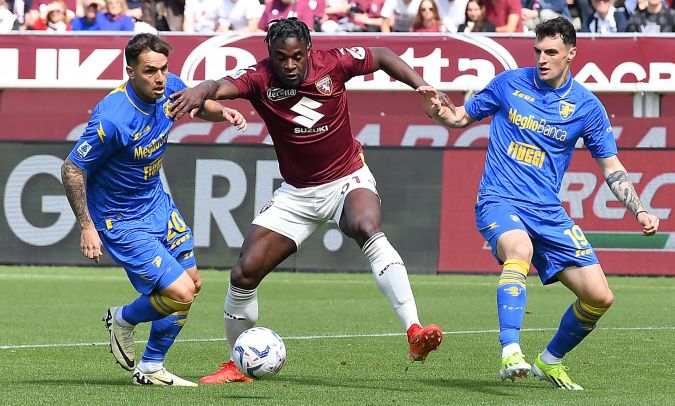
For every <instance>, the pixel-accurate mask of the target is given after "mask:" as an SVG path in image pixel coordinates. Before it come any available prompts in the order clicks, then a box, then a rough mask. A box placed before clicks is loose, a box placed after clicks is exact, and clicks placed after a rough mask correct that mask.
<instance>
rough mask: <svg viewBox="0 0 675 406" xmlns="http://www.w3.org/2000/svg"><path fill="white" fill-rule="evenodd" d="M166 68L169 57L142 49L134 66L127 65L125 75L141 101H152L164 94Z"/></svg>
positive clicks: (167, 67)
mask: <svg viewBox="0 0 675 406" xmlns="http://www.w3.org/2000/svg"><path fill="white" fill-rule="evenodd" d="M168 69H169V59H168V58H167V57H166V55H164V54H160V53H159V52H154V51H143V52H141V54H140V55H138V64H137V65H136V66H127V75H129V81H130V82H131V85H132V86H133V89H134V91H135V92H136V94H137V95H138V97H139V98H140V99H141V100H143V101H146V102H149V103H154V102H155V100H157V99H160V98H161V97H162V96H164V89H165V88H166V74H167V72H168Z"/></svg>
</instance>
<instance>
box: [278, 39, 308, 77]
mask: <svg viewBox="0 0 675 406" xmlns="http://www.w3.org/2000/svg"><path fill="white" fill-rule="evenodd" d="M269 53H270V59H271V60H272V68H273V69H274V75H275V76H276V77H277V79H279V80H280V81H281V82H282V83H283V84H284V85H285V86H288V87H291V88H293V87H298V86H299V85H300V83H302V81H303V80H305V75H306V74H307V56H308V55H309V47H308V46H307V43H306V42H305V41H301V40H299V39H297V38H286V39H281V38H280V39H277V40H276V41H274V42H273V43H272V44H270V47H269Z"/></svg>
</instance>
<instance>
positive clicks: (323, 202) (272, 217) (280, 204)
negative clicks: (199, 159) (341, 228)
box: [253, 164, 378, 248]
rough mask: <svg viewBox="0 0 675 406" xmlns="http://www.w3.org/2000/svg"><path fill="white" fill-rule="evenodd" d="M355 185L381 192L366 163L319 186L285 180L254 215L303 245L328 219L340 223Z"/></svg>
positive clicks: (255, 219)
mask: <svg viewBox="0 0 675 406" xmlns="http://www.w3.org/2000/svg"><path fill="white" fill-rule="evenodd" d="M355 189H368V190H371V191H372V192H373V193H375V194H378V193H377V189H376V188H375V177H373V174H372V173H371V172H370V169H368V166H367V165H365V164H364V165H363V167H362V168H361V169H359V170H358V171H356V172H353V173H351V174H350V175H347V176H345V177H343V178H340V179H337V180H334V181H332V182H329V183H326V184H323V185H319V186H312V187H305V188H301V189H298V188H295V187H293V186H291V185H289V184H288V183H286V182H283V183H282V184H281V186H280V187H279V189H277V190H275V191H274V196H272V200H270V201H268V202H267V203H265V205H264V206H263V208H262V209H261V210H260V213H258V215H257V216H256V217H255V218H254V219H253V224H255V225H258V226H261V227H265V228H266V229H268V230H272V231H274V232H276V233H279V234H281V235H283V236H285V237H288V238H290V239H291V240H293V241H295V245H296V246H297V247H298V248H299V247H300V245H301V244H302V243H303V242H304V241H305V240H306V239H307V238H308V237H309V236H310V235H312V233H313V232H314V231H316V230H317V229H318V228H319V227H321V226H322V225H324V224H325V223H327V222H328V221H331V220H334V221H335V222H336V223H338V224H339V223H340V216H342V208H343V207H344V204H345V198H346V197H347V195H348V194H349V193H350V192H351V191H352V190H355Z"/></svg>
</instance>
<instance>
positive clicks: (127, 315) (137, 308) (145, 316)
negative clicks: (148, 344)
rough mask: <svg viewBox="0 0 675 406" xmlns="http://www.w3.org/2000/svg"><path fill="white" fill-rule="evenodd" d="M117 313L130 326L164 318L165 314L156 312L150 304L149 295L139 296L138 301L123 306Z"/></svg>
mask: <svg viewBox="0 0 675 406" xmlns="http://www.w3.org/2000/svg"><path fill="white" fill-rule="evenodd" d="M117 313H118V314H120V313H121V314H122V319H123V320H125V321H126V322H127V323H128V324H131V325H132V326H135V325H136V324H138V323H143V322H146V321H153V320H159V319H163V318H164V317H166V314H164V313H161V312H159V311H157V309H155V307H154V306H153V305H152V303H150V295H141V296H139V297H138V299H136V300H134V301H133V302H131V303H129V304H128V305H126V306H124V307H123V308H122V311H121V312H117ZM115 320H117V319H115ZM118 321H119V320H118Z"/></svg>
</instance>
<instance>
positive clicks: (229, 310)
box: [225, 283, 258, 360]
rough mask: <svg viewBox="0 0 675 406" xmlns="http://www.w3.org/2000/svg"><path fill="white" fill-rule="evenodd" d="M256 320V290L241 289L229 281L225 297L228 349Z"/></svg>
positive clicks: (232, 346)
mask: <svg viewBox="0 0 675 406" xmlns="http://www.w3.org/2000/svg"><path fill="white" fill-rule="evenodd" d="M256 321H258V290H257V289H253V290H246V289H241V288H238V287H236V286H232V284H231V283H230V286H229V288H228V289H227V297H226V298H225V336H226V337H227V342H228V344H229V345H230V349H232V348H234V343H235V342H236V341H237V338H239V336H240V335H241V333H243V332H244V331H246V330H248V329H249V328H251V327H253V326H254V325H255V322H256ZM231 353H232V352H231V351H230V354H231ZM230 357H231V355H230ZM230 360H231V358H230Z"/></svg>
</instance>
